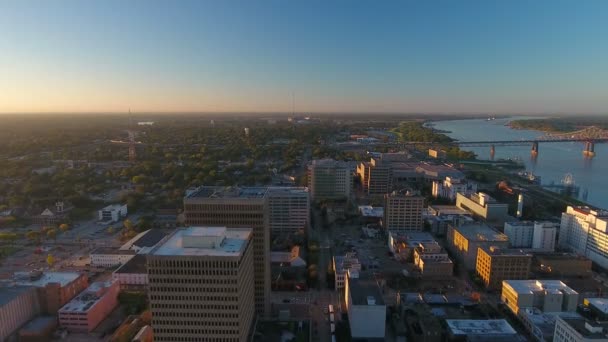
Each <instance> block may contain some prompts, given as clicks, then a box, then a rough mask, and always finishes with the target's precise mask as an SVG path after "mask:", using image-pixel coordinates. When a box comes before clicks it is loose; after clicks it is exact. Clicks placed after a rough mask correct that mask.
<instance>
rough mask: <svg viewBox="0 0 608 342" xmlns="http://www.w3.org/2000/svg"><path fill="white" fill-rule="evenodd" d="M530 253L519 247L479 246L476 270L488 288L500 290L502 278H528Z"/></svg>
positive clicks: (530, 260)
mask: <svg viewBox="0 0 608 342" xmlns="http://www.w3.org/2000/svg"><path fill="white" fill-rule="evenodd" d="M531 264H532V254H528V253H525V252H523V251H522V250H520V249H504V248H502V249H501V248H497V247H494V246H491V247H479V249H478V251H477V266H476V272H477V274H478V275H479V277H481V279H482V281H483V283H484V285H485V286H486V287H487V288H488V289H493V290H500V288H501V287H502V281H503V280H518V279H528V277H529V275H530V266H531Z"/></svg>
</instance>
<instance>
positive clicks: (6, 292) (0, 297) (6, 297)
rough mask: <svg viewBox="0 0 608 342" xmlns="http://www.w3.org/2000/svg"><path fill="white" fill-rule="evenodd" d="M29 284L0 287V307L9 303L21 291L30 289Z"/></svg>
mask: <svg viewBox="0 0 608 342" xmlns="http://www.w3.org/2000/svg"><path fill="white" fill-rule="evenodd" d="M31 290H32V287H31V286H5V287H0V307H2V306H4V305H5V304H7V303H10V302H11V301H13V300H14V299H16V298H17V297H18V296H20V295H21V294H22V293H24V292H27V291H31Z"/></svg>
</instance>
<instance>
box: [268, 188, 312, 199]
mask: <svg viewBox="0 0 608 342" xmlns="http://www.w3.org/2000/svg"><path fill="white" fill-rule="evenodd" d="M308 193H309V191H308V188H307V187H297V186H271V187H269V188H268V196H269V197H271V198H272V197H279V196H294V195H298V196H299V197H301V198H304V197H308Z"/></svg>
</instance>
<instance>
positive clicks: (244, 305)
mask: <svg viewBox="0 0 608 342" xmlns="http://www.w3.org/2000/svg"><path fill="white" fill-rule="evenodd" d="M252 238H253V232H252V230H251V229H247V228H241V229H227V228H225V227H190V228H184V229H178V230H176V231H175V232H174V233H173V234H171V235H169V236H167V237H165V238H164V239H163V240H162V241H161V242H160V243H159V244H158V246H156V247H155V248H154V249H153V250H152V251H151V253H150V254H148V256H147V265H148V278H149V282H150V286H149V291H148V295H149V300H150V308H151V311H152V328H153V329H154V340H155V341H159V342H163V341H184V342H186V341H193V342H194V341H197V342H198V341H200V342H204V341H209V342H211V341H226V342H240V341H247V340H248V336H249V334H250V331H251V328H252V324H253V321H254V316H255V303H254V296H253V294H254V285H253V281H254V270H253V258H254V251H253V240H252Z"/></svg>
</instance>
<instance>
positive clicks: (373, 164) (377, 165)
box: [357, 158, 393, 195]
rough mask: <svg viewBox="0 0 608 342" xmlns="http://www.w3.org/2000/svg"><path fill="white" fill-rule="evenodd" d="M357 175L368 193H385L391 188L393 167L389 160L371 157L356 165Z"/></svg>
mask: <svg viewBox="0 0 608 342" xmlns="http://www.w3.org/2000/svg"><path fill="white" fill-rule="evenodd" d="M357 176H359V179H360V180H361V185H362V186H363V191H364V192H365V193H366V194H368V195H373V194H386V193H388V192H390V191H391V189H392V188H393V167H392V164H391V163H389V162H385V161H382V160H380V159H376V158H372V159H371V160H370V161H369V162H361V163H360V164H359V165H358V166H357Z"/></svg>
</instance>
